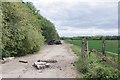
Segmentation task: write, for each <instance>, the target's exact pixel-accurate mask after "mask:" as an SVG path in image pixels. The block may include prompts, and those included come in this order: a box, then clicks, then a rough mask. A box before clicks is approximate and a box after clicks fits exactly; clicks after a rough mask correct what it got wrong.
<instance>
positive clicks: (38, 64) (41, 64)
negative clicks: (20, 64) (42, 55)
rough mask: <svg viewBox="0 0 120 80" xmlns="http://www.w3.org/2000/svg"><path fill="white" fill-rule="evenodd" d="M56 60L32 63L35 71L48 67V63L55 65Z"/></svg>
mask: <svg viewBox="0 0 120 80" xmlns="http://www.w3.org/2000/svg"><path fill="white" fill-rule="evenodd" d="M56 62H57V61H56V60H38V61H37V62H34V64H33V66H34V67H35V68H36V69H38V70H39V69H45V68H49V67H50V63H56Z"/></svg>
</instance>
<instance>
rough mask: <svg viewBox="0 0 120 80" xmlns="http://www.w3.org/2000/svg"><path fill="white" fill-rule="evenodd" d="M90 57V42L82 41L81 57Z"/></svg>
mask: <svg viewBox="0 0 120 80" xmlns="http://www.w3.org/2000/svg"><path fill="white" fill-rule="evenodd" d="M87 55H88V41H87V39H86V38H84V39H83V40H82V48H81V57H82V58H84V57H87Z"/></svg>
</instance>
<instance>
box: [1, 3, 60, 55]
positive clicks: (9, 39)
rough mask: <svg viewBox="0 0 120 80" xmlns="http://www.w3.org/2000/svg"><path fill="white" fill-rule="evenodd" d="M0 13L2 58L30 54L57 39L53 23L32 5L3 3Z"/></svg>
mask: <svg viewBox="0 0 120 80" xmlns="http://www.w3.org/2000/svg"><path fill="white" fill-rule="evenodd" d="M2 12H3V15H2V24H3V25H2V26H1V27H2V32H1V33H2V57H9V56H23V55H26V54H31V53H34V52H36V51H38V50H39V49H40V48H41V47H42V46H43V44H44V42H45V41H50V40H52V39H58V38H59V36H58V34H57V31H56V30H55V26H54V25H53V23H51V22H50V21H49V20H47V19H46V18H44V17H43V16H41V14H40V13H39V11H38V10H37V9H36V8H35V7H34V6H33V4H32V3H28V2H27V3H24V2H3V3H2Z"/></svg>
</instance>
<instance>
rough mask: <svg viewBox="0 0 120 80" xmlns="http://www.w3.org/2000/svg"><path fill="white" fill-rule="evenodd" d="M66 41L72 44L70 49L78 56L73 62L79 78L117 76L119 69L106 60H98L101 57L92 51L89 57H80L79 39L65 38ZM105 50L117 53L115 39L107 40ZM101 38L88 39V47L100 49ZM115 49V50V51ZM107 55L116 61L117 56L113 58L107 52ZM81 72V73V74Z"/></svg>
mask: <svg viewBox="0 0 120 80" xmlns="http://www.w3.org/2000/svg"><path fill="white" fill-rule="evenodd" d="M65 42H66V43H70V44H73V45H72V46H71V49H72V51H73V52H74V53H75V54H76V55H77V56H78V57H79V60H78V61H77V62H76V63H75V65H76V67H77V70H78V71H79V72H80V76H79V77H80V78H101V79H102V78H104V79H109V78H111V80H112V78H113V79H114V78H116V79H117V78H118V74H120V71H119V70H117V69H116V68H114V67H112V65H110V64H107V63H106V62H100V60H101V58H100V57H98V56H97V55H96V54H94V53H93V52H92V53H91V55H90V56H89V58H82V57H81V56H80V54H81V53H80V48H81V41H80V40H65ZM106 42H107V44H108V45H107V47H108V48H107V50H108V51H111V52H115V53H117V52H118V51H117V49H116V48H118V44H117V41H115V40H114V41H112V40H107V41H106ZM101 43H102V42H101V40H89V48H90V49H92V48H95V49H97V50H101ZM115 50H116V51H115ZM107 57H108V58H110V59H111V60H113V61H115V62H118V58H115V60H114V58H113V57H112V56H110V55H109V54H107ZM81 73H82V74H81Z"/></svg>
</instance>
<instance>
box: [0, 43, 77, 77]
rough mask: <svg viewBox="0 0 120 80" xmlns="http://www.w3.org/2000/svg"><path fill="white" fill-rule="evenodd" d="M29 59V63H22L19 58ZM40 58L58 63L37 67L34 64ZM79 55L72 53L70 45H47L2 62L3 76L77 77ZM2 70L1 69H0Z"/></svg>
mask: <svg viewBox="0 0 120 80" xmlns="http://www.w3.org/2000/svg"><path fill="white" fill-rule="evenodd" d="M20 59H23V60H28V63H27V64H25V63H20V62H19V60H20ZM39 59H55V60H57V61H58V62H57V63H51V67H50V68H47V69H43V70H37V69H35V68H34V67H33V66H32V64H33V63H34V62H35V61H37V60H39ZM76 60H77V57H76V56H75V55H74V54H73V53H72V51H71V49H70V46H69V45H68V44H65V43H63V45H46V46H44V47H43V48H42V49H41V50H40V51H39V52H37V53H35V54H32V55H27V56H24V57H20V58H16V59H14V60H12V61H10V62H7V63H5V64H2V77H3V78H75V77H77V76H78V75H77V71H76V68H75V67H74V66H73V64H71V63H73V62H74V61H76ZM0 72H1V71H0Z"/></svg>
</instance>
